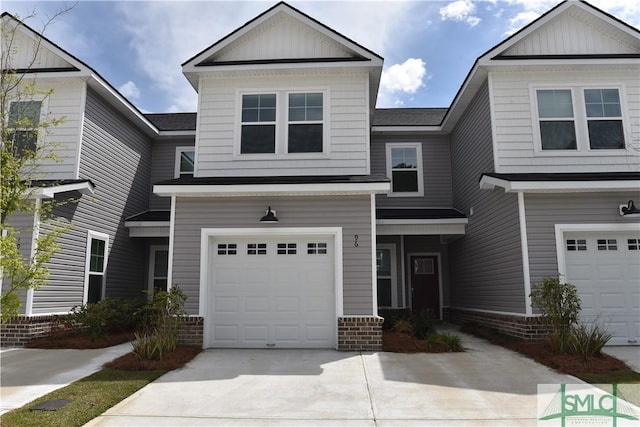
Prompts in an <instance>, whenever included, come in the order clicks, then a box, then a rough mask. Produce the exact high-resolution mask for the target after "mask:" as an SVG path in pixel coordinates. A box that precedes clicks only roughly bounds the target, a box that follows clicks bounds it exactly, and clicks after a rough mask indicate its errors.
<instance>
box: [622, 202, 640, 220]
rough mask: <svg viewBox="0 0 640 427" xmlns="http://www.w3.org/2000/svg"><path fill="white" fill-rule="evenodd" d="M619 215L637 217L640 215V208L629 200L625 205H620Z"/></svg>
mask: <svg viewBox="0 0 640 427" xmlns="http://www.w3.org/2000/svg"><path fill="white" fill-rule="evenodd" d="M620 215H622V216H624V217H631V216H633V217H637V216H640V209H638V208H637V207H636V205H634V204H633V200H629V203H628V204H627V206H625V205H620Z"/></svg>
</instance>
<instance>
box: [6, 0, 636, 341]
mask: <svg viewBox="0 0 640 427" xmlns="http://www.w3.org/2000/svg"><path fill="white" fill-rule="evenodd" d="M9 19H10V16H5V15H3V25H4V22H5V20H9ZM21 31H22V32H24V34H25V37H26V38H30V39H31V40H34V37H37V36H38V35H37V34H35V33H34V32H33V31H32V30H30V29H29V28H28V27H21ZM43 47H44V49H46V52H47V58H50V59H49V60H50V61H64V62H61V63H60V64H58V63H55V64H54V63H52V64H51V65H47V64H44V65H43V67H42V68H43V69H41V70H39V71H38V72H37V74H38V75H39V76H40V75H42V76H45V77H47V76H48V74H47V73H55V74H54V75H53V76H52V80H48V81H43V80H41V82H43V83H46V84H49V85H53V86H55V88H56V92H55V93H54V96H58V95H57V94H58V92H59V89H58V85H60V87H65V86H64V85H71V84H73V83H74V82H75V84H77V86H78V94H79V95H78V98H77V102H76V101H75V100H74V99H75V98H73V97H70V96H67V97H66V98H65V99H66V100H67V101H66V104H65V105H67V108H75V109H76V110H74V111H77V117H78V119H77V120H76V121H75V123H76V124H75V125H74V124H73V123H74V121H73V120H71V121H69V120H68V121H67V123H66V124H65V126H68V127H69V128H70V129H71V128H73V132H75V133H74V134H73V135H75V136H74V137H73V138H72V141H70V142H69V144H73V143H76V145H75V146H74V145H71V147H72V151H73V150H75V153H76V154H75V157H74V159H76V160H74V161H75V162H77V163H78V164H79V165H80V166H79V167H80V169H79V170H78V169H76V172H74V173H70V174H67V175H64V176H56V177H55V178H56V179H65V180H73V181H69V182H68V184H74V185H84V187H82V189H83V191H85V192H87V193H91V192H93V196H91V198H89V196H83V197H82V199H81V201H80V203H79V204H78V205H77V206H74V207H73V209H72V208H67V211H64V212H59V213H58V214H57V216H59V217H63V218H67V219H68V221H69V222H70V223H72V224H74V229H73V233H72V234H70V235H69V236H67V235H66V234H65V236H64V237H63V239H62V242H61V243H62V246H63V250H62V251H61V252H60V254H59V255H58V256H56V259H55V261H54V262H52V266H54V265H55V266H59V268H52V277H51V285H50V286H47V287H44V288H41V289H38V290H36V291H33V292H31V296H30V297H28V298H26V299H25V307H26V309H25V319H29V318H30V316H31V318H33V316H34V315H35V314H54V313H63V312H66V311H68V310H69V308H70V307H72V306H73V305H76V304H81V303H83V302H87V301H93V300H95V299H97V298H100V297H104V296H107V297H120V296H123V297H124V296H131V295H134V294H140V292H141V291H142V290H153V289H154V288H161V289H164V288H166V287H167V286H168V285H169V284H178V285H180V286H181V287H182V289H183V290H184V291H185V292H186V294H187V295H188V300H187V309H188V311H189V313H190V315H191V318H190V322H191V327H192V328H191V330H190V332H191V333H192V334H191V335H190V337H191V339H192V341H196V342H199V343H202V344H203V345H204V346H205V347H276V348H277V347H333V348H340V349H379V348H380V327H381V321H382V319H381V318H380V317H379V315H378V314H379V313H378V310H379V309H380V310H382V309H400V308H410V309H413V310H420V309H430V310H432V312H433V314H434V315H435V316H436V317H438V318H441V319H444V320H449V321H452V322H456V323H462V322H465V321H476V322H480V323H484V324H488V325H491V326H495V327H498V328H500V329H502V330H503V331H505V332H507V333H510V334H513V335H518V336H525V337H532V336H536V334H537V333H539V330H538V328H537V319H538V318H537V317H536V315H535V313H534V311H533V308H532V306H531V301H530V298H529V294H530V291H531V283H532V282H539V281H540V280H542V278H543V277H544V276H558V275H559V276H560V278H561V279H562V280H564V281H568V282H570V283H573V284H575V285H576V286H577V287H578V291H579V294H580V297H581V298H582V305H583V317H584V318H585V319H586V320H590V319H593V318H594V317H595V316H597V315H600V316H601V320H603V321H604V322H605V323H606V324H607V325H608V327H609V329H610V331H611V332H612V333H613V334H614V339H613V341H612V342H613V343H615V344H635V343H637V340H638V338H639V336H640V300H639V298H640V218H639V217H640V213H638V212H637V211H634V210H633V209H632V207H631V206H629V201H630V200H635V202H636V203H637V204H640V154H639V152H640V143H639V142H638V141H639V136H640V135H639V134H640V82H639V80H638V73H639V72H640V63H639V62H638V59H639V58H640V34H639V32H638V30H636V29H635V28H633V27H630V26H628V25H627V24H625V23H623V22H621V21H619V20H617V19H616V18H614V17H612V16H611V15H608V14H607V13H605V12H603V11H601V10H599V9H597V8H595V7H593V6H591V5H589V4H588V3H585V2H582V1H567V2H563V3H561V4H559V5H558V6H556V7H555V8H553V9H552V10H551V11H549V12H548V13H546V14H545V15H543V16H542V17H540V18H539V19H538V20H536V21H534V22H533V23H531V24H530V25H528V26H527V27H525V28H523V29H522V30H520V31H519V32H517V33H516V34H514V35H513V36H511V37H509V38H508V39H506V40H505V41H503V42H502V43H500V44H498V45H497V46H495V47H493V48H491V49H490V50H489V51H487V52H486V53H485V54H483V55H482V56H481V57H479V58H478V60H477V61H476V62H475V64H474V65H473V67H472V69H471V71H470V72H469V74H468V75H467V77H466V79H465V81H464V82H463V84H462V87H461V88H460V90H459V91H458V93H457V95H456V97H455V99H454V100H453V102H452V105H451V106H450V108H417V109H402V108H400V109H375V103H376V97H377V91H378V85H379V81H380V75H381V71H382V58H381V57H380V56H379V55H377V54H375V53H374V52H371V51H370V50H368V49H366V48H365V47H363V46H360V45H359V44H357V43H356V42H354V41H352V40H349V39H348V38H346V37H344V36H343V35H341V34H339V33H337V32H335V31H334V30H332V29H330V28H328V27H326V26H325V25H323V24H322V23H320V22H318V21H316V20H314V19H313V18H312V17H310V16H308V15H305V14H304V13H302V12H300V11H299V10H297V9H295V8H293V7H291V6H289V5H287V4H285V3H279V4H277V5H276V6H274V7H272V8H270V9H269V10H267V11H266V12H264V13H263V14H261V15H259V16H258V17H256V18H255V19H253V20H251V21H249V22H248V23H246V24H245V25H244V26H242V27H240V28H239V29H237V30H236V31H234V32H232V33H231V34H229V35H228V36H226V37H224V38H223V39H221V40H220V41H218V42H216V43H215V44H213V45H212V46H210V47H209V48H207V49H205V50H204V51H202V52H201V53H199V54H197V55H196V56H194V57H193V58H191V59H189V60H187V61H186V62H185V63H184V64H183V65H182V70H183V73H184V75H185V77H186V78H187V79H188V81H189V82H190V83H191V84H192V86H193V87H194V89H195V90H196V92H197V93H198V111H197V112H196V113H179V114H147V115H143V114H140V113H139V112H138V111H137V110H136V109H135V107H133V106H132V105H131V104H130V103H129V102H128V101H127V100H126V99H124V98H123V97H122V96H121V95H119V94H118V93H117V91H115V90H113V88H111V87H110V86H109V85H108V83H106V82H105V81H104V80H103V79H102V78H101V77H100V76H99V75H98V74H97V73H96V72H95V71H93V70H91V69H90V68H89V67H88V66H87V65H86V64H84V63H82V62H81V61H79V60H78V59H76V58H74V57H73V56H71V55H70V54H68V53H67V52H65V51H64V50H62V49H61V48H60V47H58V46H56V45H54V44H53V43H51V42H49V41H48V40H44V43H43ZM45 65H47V66H45ZM56 67H58V68H63V69H65V71H64V74H63V71H62V70H51V69H52V68H56ZM16 68H18V67H16ZM71 68H75V70H72V69H71ZM74 73H75V74H74ZM54 78H55V80H54ZM62 94H63V95H64V93H62ZM52 104H53V101H49V105H48V106H46V109H47V110H48V111H51V112H54V111H56V114H63V113H64V112H59V111H58V110H57V109H55V110H54V109H53V108H52V107H53V105H52ZM98 111H99V112H100V113H101V114H96V113H95V112H98ZM92 112H93V114H92ZM107 112H108V113H109V114H107ZM64 114H67V115H69V114H68V113H64ZM74 126H75V127H74ZM125 131H126V132H127V133H129V134H131V135H128V134H126V135H123V134H122V133H123V132H125ZM69 133H71V131H69ZM75 141H78V142H75ZM92 147H93V148H92ZM92 150H103V151H102V152H101V154H97V156H96V155H93V156H90V154H91V152H92ZM102 156H104V157H102ZM83 164H84V165H85V166H84V167H83V166H82V165H83ZM76 168H77V167H76ZM118 168H119V169H118ZM125 177H128V178H125ZM61 183H62V182H58V183H57V184H56V185H58V186H60V184H61ZM54 188H56V187H54ZM74 190H76V189H75V187H74ZM89 206H91V207H92V209H95V210H93V211H91V213H90V214H89V217H88V218H90V221H89V223H88V224H85V223H83V222H82V221H81V219H82V218H84V217H85V215H86V214H82V212H84V211H83V209H85V210H87V212H88V209H89ZM623 208H624V209H623ZM108 213H112V214H113V216H109V217H108V218H102V217H103V216H105V215H107V214H108ZM81 214H82V215H81ZM65 215H66V216H65ZM23 220H24V221H25V222H27V223H30V221H31V222H32V221H33V218H26V219H23ZM45 222H46V221H45ZM43 223H44V222H43ZM94 239H97V240H99V239H102V241H103V242H104V243H105V244H104V245H103V246H100V245H95V244H94ZM94 246H95V249H96V250H95V251H94V249H93V248H94ZM100 247H102V248H103V249H102V251H103V252H100V251H99V249H100ZM94 252H96V253H95V254H94ZM99 252H100V253H99ZM101 255H102V256H103V258H100V256H101ZM98 258H100V259H103V260H104V263H103V264H101V263H99V262H94V263H92V262H91V260H92V259H98ZM67 260H69V261H67ZM95 265H103V271H102V272H94V271H92V270H93V269H94V268H93V267H92V266H95ZM94 275H95V276H98V277H97V278H94V279H92V277H93V276H94ZM125 276H126V277H125ZM92 283H93V285H92ZM21 320H23V321H25V322H27V323H29V321H28V320H24V319H21Z"/></svg>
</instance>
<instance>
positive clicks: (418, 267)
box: [409, 255, 440, 319]
mask: <svg viewBox="0 0 640 427" xmlns="http://www.w3.org/2000/svg"><path fill="white" fill-rule="evenodd" d="M409 262H410V265H411V308H412V309H413V310H414V311H420V310H422V309H425V308H427V309H431V310H433V314H434V316H435V317H436V318H438V319H439V318H440V280H439V277H440V275H439V274H438V257H435V256H426V255H414V256H411V257H410V258H409Z"/></svg>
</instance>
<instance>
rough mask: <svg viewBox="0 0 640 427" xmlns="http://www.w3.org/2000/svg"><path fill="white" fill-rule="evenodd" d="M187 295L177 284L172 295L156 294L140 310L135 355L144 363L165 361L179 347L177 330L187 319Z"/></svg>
mask: <svg viewBox="0 0 640 427" xmlns="http://www.w3.org/2000/svg"><path fill="white" fill-rule="evenodd" d="M186 300H187V297H186V295H185V294H184V293H183V292H182V290H181V289H180V287H178V286H177V285H174V286H173V287H172V288H171V289H170V290H169V292H166V291H156V292H155V293H154V294H153V297H152V298H151V299H150V300H149V301H148V302H147V304H146V305H145V306H144V307H142V308H141V309H140V310H138V313H137V314H138V316H139V318H140V321H141V325H140V327H139V330H138V331H136V334H135V337H136V341H135V342H134V343H133V353H134V354H135V355H136V356H137V357H138V358H139V359H141V360H158V359H162V358H163V357H164V356H165V355H166V354H167V353H170V352H171V351H173V350H175V348H176V346H177V345H178V330H179V328H180V324H181V322H182V317H184V316H186V314H187V313H186V312H185V310H184V303H185V301H186Z"/></svg>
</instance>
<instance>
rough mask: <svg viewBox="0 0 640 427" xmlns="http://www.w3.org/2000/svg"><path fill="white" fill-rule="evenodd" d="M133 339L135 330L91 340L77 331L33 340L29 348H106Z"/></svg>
mask: <svg viewBox="0 0 640 427" xmlns="http://www.w3.org/2000/svg"><path fill="white" fill-rule="evenodd" d="M131 341H133V332H119V333H113V334H109V335H107V336H105V337H104V338H100V339H97V340H95V341H91V339H90V338H89V335H88V334H85V333H76V334H65V335H57V334H54V335H51V336H48V337H45V338H41V339H38V340H35V341H31V342H30V343H28V344H27V345H25V347H27V348H47V349H64V348H67V349H91V348H106V347H111V346H114V345H118V344H122V343H125V342H131Z"/></svg>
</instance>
